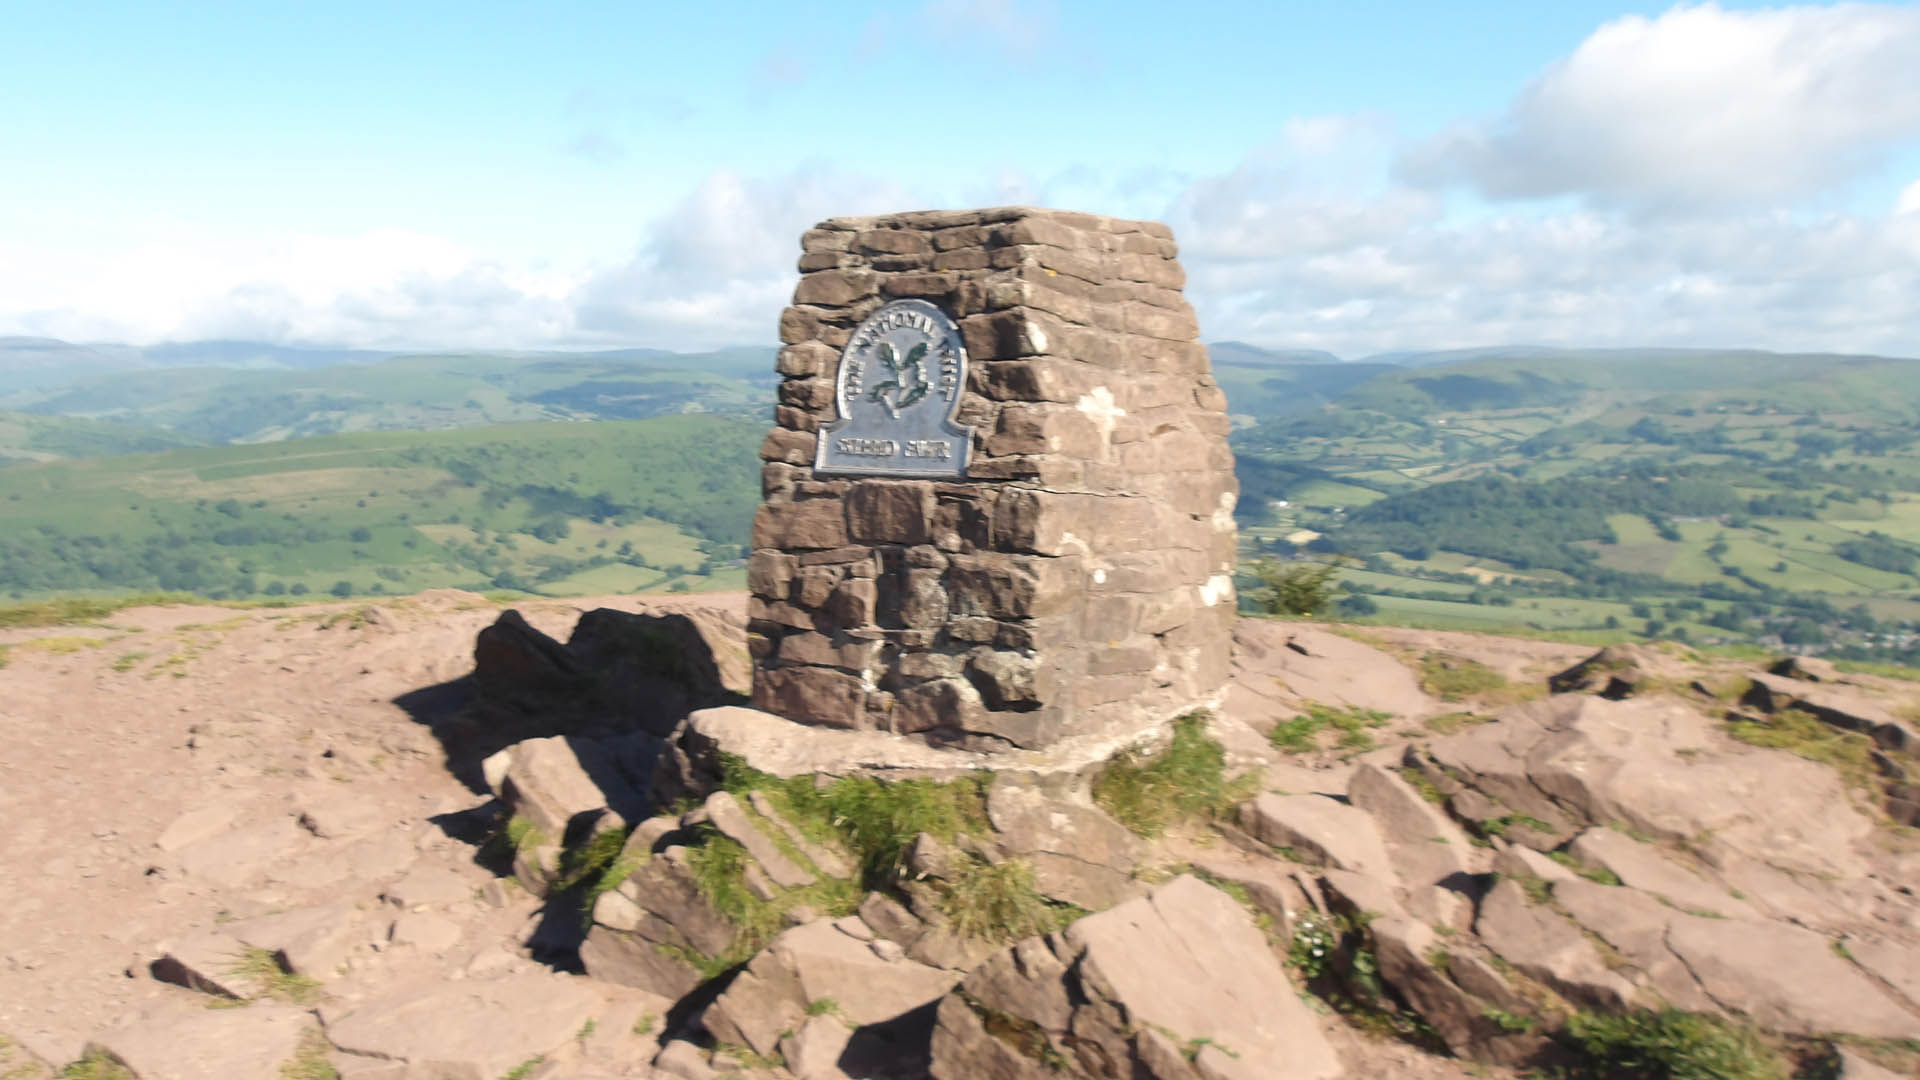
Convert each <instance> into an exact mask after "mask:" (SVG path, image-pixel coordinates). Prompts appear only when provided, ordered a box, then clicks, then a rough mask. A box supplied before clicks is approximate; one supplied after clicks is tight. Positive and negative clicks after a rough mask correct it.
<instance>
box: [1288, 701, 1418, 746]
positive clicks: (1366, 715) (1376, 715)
mask: <svg viewBox="0 0 1920 1080" xmlns="http://www.w3.org/2000/svg"><path fill="white" fill-rule="evenodd" d="M1392 720H1393V715H1392V714H1391V713H1384V712H1380V711H1379V710H1377V709H1362V708H1360V707H1359V706H1352V707H1349V708H1345V709H1341V708H1336V707H1335V706H1332V705H1325V704H1322V703H1320V702H1318V701H1309V702H1307V711H1306V713H1305V714H1303V715H1301V716H1296V717H1294V718H1293V719H1291V720H1285V721H1282V722H1281V723H1279V724H1276V725H1274V728H1273V730H1272V731H1269V732H1267V741H1268V742H1270V743H1272V744H1273V745H1274V746H1275V747H1276V748H1278V749H1280V750H1285V751H1287V752H1288V753H1296V754H1297V753H1302V752H1304V751H1308V750H1315V749H1318V748H1319V745H1320V741H1319V739H1320V733H1321V732H1322V731H1328V730H1332V731H1337V732H1339V733H1340V738H1339V742H1338V745H1339V747H1340V748H1341V749H1343V750H1353V751H1364V750H1371V749H1373V747H1374V741H1373V736H1372V735H1370V734H1368V733H1367V729H1368V728H1377V727H1384V726H1386V725H1387V724H1388V723H1390V722H1392Z"/></svg>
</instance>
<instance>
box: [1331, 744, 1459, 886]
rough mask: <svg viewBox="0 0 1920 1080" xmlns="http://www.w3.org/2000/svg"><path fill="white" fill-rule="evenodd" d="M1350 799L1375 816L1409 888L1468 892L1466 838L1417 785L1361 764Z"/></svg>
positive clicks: (1349, 789)
mask: <svg viewBox="0 0 1920 1080" xmlns="http://www.w3.org/2000/svg"><path fill="white" fill-rule="evenodd" d="M1347 799H1348V801H1349V802H1351V803H1352V804H1353V805H1354V806H1355V807H1357V808H1359V809H1360V810H1363V811H1365V812H1366V813H1368V814H1369V815H1371V816H1372V817H1373V822H1374V825H1375V827H1376V828H1377V829H1378V830H1379V832H1380V836H1381V839H1383V840H1385V841H1386V844H1387V851H1388V854H1389V855H1390V857H1391V858H1392V861H1393V868H1394V869H1395V870H1396V871H1398V872H1399V874H1400V880H1401V881H1402V882H1403V883H1404V884H1405V885H1406V886H1407V887H1408V888H1409V889H1419V888H1422V887H1425V886H1430V885H1439V886H1442V887H1444V888H1449V889H1456V890H1460V891H1465V890H1466V889H1467V888H1468V882H1467V852H1468V850H1469V843H1468V840H1467V836H1466V834H1465V833H1463V832H1461V831H1460V827H1459V826H1457V825H1455V824H1454V823H1453V822H1452V820H1451V819H1449V818H1448V817H1447V815H1446V814H1444V813H1442V812H1441V811H1440V808H1439V807H1437V806H1435V805H1433V804H1432V803H1430V802H1428V801H1427V800H1426V799H1424V798H1421V796H1420V793H1419V792H1417V791H1415V790H1414V789H1413V785H1411V784H1409V783H1407V782H1406V781H1405V780H1403V779H1401V778H1400V777H1399V776H1398V775H1396V774H1395V773H1392V772H1389V771H1387V770H1386V769H1382V768H1380V767H1378V766H1376V765H1361V766H1360V767H1359V768H1357V769H1355V770H1354V772H1353V777H1352V778H1351V779H1350V780H1348V782H1347Z"/></svg>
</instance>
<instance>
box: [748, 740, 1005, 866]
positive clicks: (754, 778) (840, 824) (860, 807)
mask: <svg viewBox="0 0 1920 1080" xmlns="http://www.w3.org/2000/svg"><path fill="white" fill-rule="evenodd" d="M720 769H721V787H722V788H724V789H726V790H727V791H730V792H733V793H734V794H735V795H745V794H746V793H748V792H750V791H759V792H762V793H764V794H765V795H766V796H767V799H768V800H769V801H770V802H772V803H773V807H774V809H775V810H777V811H779V813H780V815H781V816H782V817H783V818H785V819H786V820H787V821H788V822H790V823H792V824H793V826H794V827H795V828H797V829H799V830H800V831H801V832H802V833H803V834H805V835H806V836H808V837H809V838H810V839H812V840H815V841H817V842H820V843H825V844H836V845H839V846H842V847H844V848H845V849H846V850H848V851H849V852H851V853H852V854H853V856H854V858H855V860H856V861H857V863H858V864H859V866H860V869H861V880H862V883H863V884H865V885H866V887H867V888H870V889H880V888H886V887H888V886H890V885H891V884H892V883H893V882H894V881H895V879H897V878H898V876H899V874H900V871H901V867H902V866H903V865H904V864H905V859H906V851H907V847H908V846H909V845H911V844H912V843H913V838H914V837H916V836H918V835H920V834H921V833H928V834H930V835H932V836H934V837H936V838H937V839H940V840H944V841H948V842H951V841H952V840H953V839H954V838H955V837H956V836H958V835H959V834H961V833H963V832H965V833H974V834H980V833H984V832H986V831H987V798H986V785H987V783H988V781H989V779H990V777H989V776H988V775H986V774H984V773H983V774H978V775H975V776H970V777H965V778H962V779H959V780H950V781H945V782H940V781H933V780H895V781H884V780H877V779H875V778H873V777H870V776H848V777H842V778H840V779H838V780H835V781H834V782H833V783H831V784H829V785H827V786H826V787H824V788H822V787H819V786H818V785H816V784H815V783H814V778H813V777H812V776H811V775H807V776H796V777H792V778H789V779H786V780H782V779H780V778H779V777H776V776H771V775H769V774H767V773H763V772H758V771H756V770H754V769H752V768H750V767H748V765H747V764H746V762H745V761H743V760H741V759H739V758H737V757H732V756H731V755H723V756H722V759H721V762H720ZM766 831H767V832H768V833H769V835H770V836H772V834H775V833H778V832H779V830H778V829H772V828H770V829H768V830H766ZM776 842H778V841H776Z"/></svg>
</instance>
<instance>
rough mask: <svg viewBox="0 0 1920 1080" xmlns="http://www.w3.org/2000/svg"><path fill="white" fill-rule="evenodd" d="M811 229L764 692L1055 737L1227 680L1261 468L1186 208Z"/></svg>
mask: <svg viewBox="0 0 1920 1080" xmlns="http://www.w3.org/2000/svg"><path fill="white" fill-rule="evenodd" d="M801 246H802V249H803V250H804V252H805V253H804V254H803V255H802V256H801V258H800V270H801V278H800V284H799V286H798V287H797V288H796V289H795V290H794V296H793V301H794V302H793V306H792V307H789V308H787V309H786V311H785V312H784V313H783V314H782V315H781V317H780V338H781V340H782V341H783V342H785V348H783V349H781V351H780V355H779V361H778V367H779V371H780V373H781V374H782V375H784V376H786V379H785V381H784V382H783V383H782V384H781V386H780V396H779V401H780V404H779V405H778V407H777V408H776V409H775V411H774V412H775V420H776V422H777V426H776V427H775V428H774V429H773V431H772V432H771V433H770V434H769V435H768V436H767V440H766V443H765V445H764V447H763V448H762V451H761V456H762V457H763V458H764V459H765V461H766V464H765V466H764V471H763V478H764V485H763V486H764V492H765V501H764V502H763V504H762V505H761V507H760V511H759V516H758V517H757V518H756V519H755V522H754V539H753V546H754V551H753V556H752V559H751V563H750V567H751V569H750V587H751V589H752V592H753V600H752V608H751V612H750V620H751V621H750V626H749V632H750V639H749V640H750V642H751V644H752V647H753V651H754V657H755V671H754V685H753V701H754V704H755V705H756V706H757V707H759V708H761V709H763V710H765V711H767V712H771V713H775V714H778V715H781V716H785V717H787V718H789V719H792V720H795V721H799V722H801V723H804V724H814V725H827V726H832V727H841V728H854V729H862V730H880V731H891V732H896V733H900V734H906V735H914V736H918V737H920V738H922V739H925V740H926V741H928V742H931V743H934V744H937V745H955V746H957V747H962V748H967V749H973V750H996V749H1003V750H1004V749H1012V748H1024V749H1029V750H1043V749H1046V748H1049V747H1053V746H1055V745H1057V744H1060V743H1061V742H1062V741H1063V740H1074V741H1112V740H1113V739H1114V737H1116V736H1120V737H1128V736H1131V735H1134V734H1138V733H1140V732H1142V731H1145V730H1149V729H1151V728H1154V727H1156V726H1157V725H1159V724H1161V723H1162V722H1164V721H1166V720H1167V719H1169V718H1171V717H1173V716H1175V715H1178V714H1180V713H1182V712H1184V711H1187V710H1188V709H1191V708H1194V707H1198V706H1205V705H1209V704H1213V703H1215V702H1217V699H1218V697H1219V695H1220V693H1221V691H1222V688H1223V686H1224V684H1225V681H1226V675H1227V667H1228V659H1229V655H1228V654H1229V649H1230V644H1229V634H1230V630H1231V623H1232V619H1233V612H1234V596H1233V585H1232V572H1233V561H1234V524H1233V517H1232V511H1233V505H1234V501H1235V498H1236V497H1237V494H1238V486H1237V484H1236V483H1235V481H1234V477H1233V458H1232V455H1231V453H1230V452H1229V451H1228V449H1227V440H1226V435H1227V428H1228V422H1227V417H1226V413H1225V405H1226V399H1225V396H1224V395H1223V394H1222V393H1221V392H1220V389H1219V387H1218V386H1216V385H1215V383H1214V381H1213V378H1212V376H1211V374H1210V373H1209V369H1208V364H1207V353H1206V349H1205V348H1204V347H1203V346H1202V345H1200V343H1199V342H1198V341H1197V340H1196V339H1197V337H1198V332H1199V330H1198V325H1197V323H1196V321H1195V319H1194V314H1193V309H1192V307H1191V306H1190V305H1188V303H1187V301H1186V299H1185V298H1184V297H1183V296H1182V295H1181V292H1180V289H1181V286H1182V285H1183V284H1184V283H1185V279H1186V275H1185V273H1184V272H1183V271H1182V270H1181V268H1180V264H1179V262H1178V261H1177V260H1176V257H1175V254H1176V249H1175V247H1174V242H1173V234H1172V233H1171V232H1170V231H1169V230H1168V229H1167V228H1166V226H1164V225H1160V224H1156V223H1153V222H1138V221H1117V220H1113V219H1111V218H1105V217H1099V216H1096V215H1092V214H1080V213H1067V212H1063V211H1054V210H1038V209H1031V208H1026V207H1010V208H1001V209H993V210H960V211H944V210H942V211H926V212H919V213H903V214H892V215H888V216H885V217H870V218H834V219H832V220H829V221H825V222H822V223H820V224H819V225H818V226H816V227H815V228H813V229H810V230H808V231H807V233H806V234H805V235H804V236H803V237H802V238H801ZM1083 737H1084V739H1083Z"/></svg>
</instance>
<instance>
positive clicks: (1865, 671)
mask: <svg viewBox="0 0 1920 1080" xmlns="http://www.w3.org/2000/svg"><path fill="white" fill-rule="evenodd" d="M1833 666H1834V667H1835V668H1836V669H1838V670H1840V671H1843V672H1846V673H1848V674H1850V675H1878V676H1880V677H1881V678H1883V679H1904V680H1906V681H1907V682H1920V668H1914V667H1908V666H1907V665H1905V664H1877V663H1873V662H1870V661H1866V660H1835V661H1834V662H1833Z"/></svg>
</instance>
